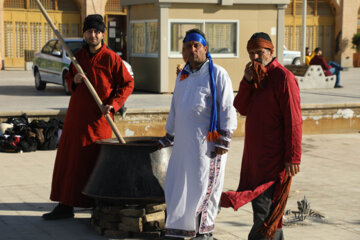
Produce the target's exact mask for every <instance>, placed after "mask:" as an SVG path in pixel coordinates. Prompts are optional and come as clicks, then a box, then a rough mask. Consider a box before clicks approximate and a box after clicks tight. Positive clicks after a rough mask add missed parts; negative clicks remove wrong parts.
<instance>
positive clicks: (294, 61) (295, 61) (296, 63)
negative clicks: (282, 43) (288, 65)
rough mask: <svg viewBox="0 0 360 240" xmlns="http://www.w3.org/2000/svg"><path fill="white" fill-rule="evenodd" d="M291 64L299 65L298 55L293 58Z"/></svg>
mask: <svg viewBox="0 0 360 240" xmlns="http://www.w3.org/2000/svg"><path fill="white" fill-rule="evenodd" d="M292 64H293V65H300V64H301V62H300V58H299V57H296V58H294V60H293V62H292Z"/></svg>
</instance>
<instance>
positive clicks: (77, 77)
mask: <svg viewBox="0 0 360 240" xmlns="http://www.w3.org/2000/svg"><path fill="white" fill-rule="evenodd" d="M84 79H85V75H84V74H81V73H77V74H76V75H75V77H74V83H75V84H79V83H82V82H83V81H84Z"/></svg>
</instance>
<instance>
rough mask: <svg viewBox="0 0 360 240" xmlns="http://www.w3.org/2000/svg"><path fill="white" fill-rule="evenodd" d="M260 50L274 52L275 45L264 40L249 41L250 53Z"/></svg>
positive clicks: (248, 48)
mask: <svg viewBox="0 0 360 240" xmlns="http://www.w3.org/2000/svg"><path fill="white" fill-rule="evenodd" d="M259 48H269V49H271V50H274V45H273V44H272V42H270V41H268V40H266V39H263V38H254V39H250V40H249V41H248V43H247V50H248V52H250V51H251V50H255V49H259Z"/></svg>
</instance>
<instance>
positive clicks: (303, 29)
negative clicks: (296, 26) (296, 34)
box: [301, 0, 307, 65]
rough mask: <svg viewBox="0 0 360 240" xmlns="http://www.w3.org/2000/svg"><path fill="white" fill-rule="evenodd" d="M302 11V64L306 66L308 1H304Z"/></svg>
mask: <svg viewBox="0 0 360 240" xmlns="http://www.w3.org/2000/svg"><path fill="white" fill-rule="evenodd" d="M302 7H303V11H302V29H301V30H302V44H301V63H302V64H303V65H305V48H306V8H307V0H303V5H302Z"/></svg>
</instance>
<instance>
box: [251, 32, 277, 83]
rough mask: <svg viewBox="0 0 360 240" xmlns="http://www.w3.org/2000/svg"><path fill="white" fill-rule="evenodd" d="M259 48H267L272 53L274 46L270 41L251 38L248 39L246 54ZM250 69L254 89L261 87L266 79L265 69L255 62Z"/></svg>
mask: <svg viewBox="0 0 360 240" xmlns="http://www.w3.org/2000/svg"><path fill="white" fill-rule="evenodd" d="M259 48H268V49H270V50H271V51H274V45H273V44H272V42H271V41H269V40H266V39H264V38H253V39H250V40H249V41H248V43H247V50H248V52H250V51H252V50H255V49H259ZM252 69H253V72H254V75H255V76H253V79H254V81H255V87H256V88H257V87H258V86H259V87H262V85H263V84H262V80H264V78H265V77H266V75H267V73H266V67H265V66H264V65H263V64H261V63H259V62H257V61H254V62H253V65H252Z"/></svg>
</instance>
